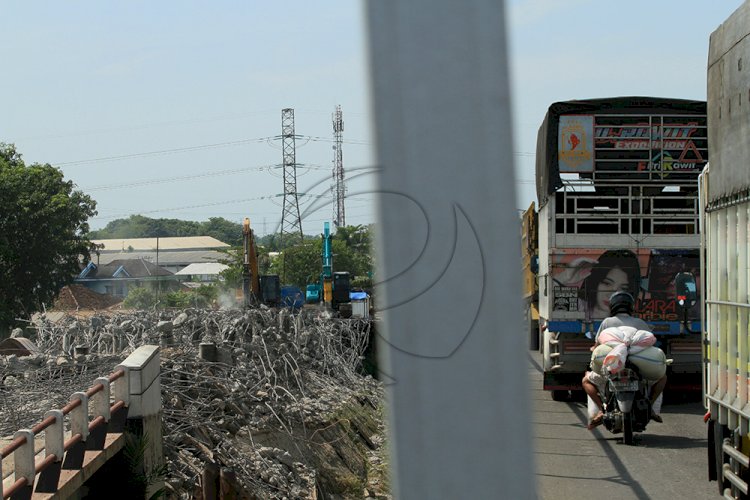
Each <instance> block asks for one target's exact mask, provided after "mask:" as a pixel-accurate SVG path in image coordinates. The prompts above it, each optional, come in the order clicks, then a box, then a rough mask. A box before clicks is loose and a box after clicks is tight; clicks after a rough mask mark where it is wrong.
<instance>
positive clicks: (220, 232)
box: [91, 215, 242, 246]
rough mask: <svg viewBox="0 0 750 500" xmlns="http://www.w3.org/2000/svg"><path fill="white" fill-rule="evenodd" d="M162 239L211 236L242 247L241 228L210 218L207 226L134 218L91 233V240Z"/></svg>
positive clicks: (174, 220) (228, 222) (190, 222)
mask: <svg viewBox="0 0 750 500" xmlns="http://www.w3.org/2000/svg"><path fill="white" fill-rule="evenodd" d="M157 236H159V237H161V238H166V237H173V236H211V237H213V238H216V239H217V240H219V241H222V242H224V243H227V244H229V245H234V246H241V245H242V224H239V223H237V222H231V221H228V220H227V219H224V218H223V217H211V218H209V219H208V220H207V221H204V222H194V221H187V220H180V219H151V218H149V217H144V216H143V215H131V216H130V217H128V218H127V219H116V220H113V221H112V222H110V223H108V224H107V225H106V226H105V227H104V228H103V229H99V230H98V231H92V232H91V238H92V239H97V240H100V239H114V238H123V239H126V238H156V237H157Z"/></svg>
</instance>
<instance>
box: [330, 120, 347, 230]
mask: <svg viewBox="0 0 750 500" xmlns="http://www.w3.org/2000/svg"><path fill="white" fill-rule="evenodd" d="M343 137H344V118H343V115H342V113H341V106H340V105H338V106H336V111H335V112H334V113H333V140H334V142H335V144H334V146H333V224H334V225H335V226H336V227H341V226H346V215H345V210H344V198H345V197H346V186H344V161H343V158H344V155H343V151H342V150H341V145H342V143H343Z"/></svg>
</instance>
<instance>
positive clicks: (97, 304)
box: [52, 284, 122, 311]
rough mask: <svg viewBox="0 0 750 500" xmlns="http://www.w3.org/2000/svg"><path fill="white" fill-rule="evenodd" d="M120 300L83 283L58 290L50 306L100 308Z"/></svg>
mask: <svg viewBox="0 0 750 500" xmlns="http://www.w3.org/2000/svg"><path fill="white" fill-rule="evenodd" d="M120 302H122V299H118V298H116V297H112V296H111V295H105V294H103V293H98V292H95V291H93V290H91V289H89V288H86V287H85V286H83V285H77V284H74V285H68V286H64V287H63V288H62V290H60V294H59V295H58V296H57V299H55V302H54V304H53V306H52V310H54V311H79V310H82V309H88V310H95V311H97V310H102V309H107V308H109V307H112V306H113V305H115V304H119V303H120Z"/></svg>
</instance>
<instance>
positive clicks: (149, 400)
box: [120, 345, 164, 497]
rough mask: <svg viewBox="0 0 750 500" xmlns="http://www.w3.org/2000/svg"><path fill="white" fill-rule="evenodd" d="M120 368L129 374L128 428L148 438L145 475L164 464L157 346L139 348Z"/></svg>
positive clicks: (159, 483)
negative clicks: (125, 369) (123, 368)
mask: <svg viewBox="0 0 750 500" xmlns="http://www.w3.org/2000/svg"><path fill="white" fill-rule="evenodd" d="M120 366H121V367H125V368H127V371H128V384H129V395H128V397H129V401H130V406H129V409H128V422H127V429H128V431H129V432H132V433H133V434H136V435H140V436H145V438H146V439H147V442H146V452H145V456H144V457H143V458H144V468H145V469H146V470H145V471H144V472H145V473H148V472H149V471H152V470H154V469H156V468H158V467H160V466H161V465H162V464H163V463H164V452H163V450H162V434H161V415H162V408H161V384H160V375H161V360H160V355H159V346H155V345H146V346H141V347H139V348H138V349H136V350H135V351H134V352H133V354H131V355H130V356H128V357H127V359H125V361H123V362H122V364H121V365H120ZM163 485H164V483H163V481H157V482H154V483H152V484H151V485H149V489H148V492H147V494H146V496H147V497H151V495H153V494H154V493H156V491H158V490H159V489H160V488H161V487H162V486H163Z"/></svg>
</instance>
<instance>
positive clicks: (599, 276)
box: [523, 96, 708, 400]
mask: <svg viewBox="0 0 750 500" xmlns="http://www.w3.org/2000/svg"><path fill="white" fill-rule="evenodd" d="M706 134H707V131H706V102H705V101H694V100H685V99H673V98H660V97H640V96H625V97H613V98H602V99H587V100H575V101H565V102H557V103H554V104H552V105H551V106H550V107H549V109H548V111H547V114H546V116H545V118H544V120H543V122H542V124H541V126H540V128H539V132H538V135H537V152H536V189H537V199H538V204H539V208H538V210H537V213H536V217H537V220H536V221H535V226H536V227H535V229H534V230H535V231H536V239H537V241H536V242H535V244H533V245H532V244H530V243H526V245H527V249H528V251H529V252H530V253H531V254H532V255H529V260H528V266H527V262H526V260H525V261H524V264H523V265H524V266H527V268H528V271H527V272H533V271H532V267H533V268H534V269H536V273H535V274H536V276H535V277H536V280H537V283H536V287H535V288H534V289H533V290H532V289H531V288H530V287H528V288H529V291H530V293H531V296H530V298H529V299H528V300H527V301H526V304H527V305H526V307H527V318H529V321H528V323H527V324H528V325H529V332H528V334H529V344H530V346H531V347H532V348H533V346H535V345H536V343H538V345H539V347H540V350H541V352H542V360H543V370H544V377H543V380H544V381H543V388H544V389H545V390H549V391H551V393H552V397H553V399H555V400H561V399H564V398H567V397H568V394H569V391H571V390H572V391H577V390H580V389H581V385H580V384H581V379H582V376H583V374H584V373H585V371H586V370H587V368H588V365H589V362H590V358H591V352H590V349H591V347H592V346H593V344H594V340H593V339H594V335H595V333H596V331H597V329H598V327H599V324H600V323H601V321H602V320H603V319H604V318H605V317H607V316H608V315H609V296H610V295H611V294H612V293H614V292H615V291H618V290H625V291H628V292H630V293H631V294H632V295H633V297H634V298H635V299H636V312H635V315H636V316H639V317H640V318H642V319H643V320H645V321H646V322H647V323H648V324H649V326H650V327H651V329H652V332H653V333H654V334H655V335H656V337H657V346H658V347H660V348H661V349H662V350H663V351H664V352H665V354H666V356H667V358H669V359H671V360H672V362H671V365H670V366H669V368H668V376H669V385H668V390H685V389H692V390H695V391H700V390H701V387H702V381H701V373H702V369H701V366H702V365H701V347H702V345H701V334H700V307H699V305H698V304H696V305H695V306H694V307H693V308H690V309H689V310H688V309H686V310H685V311H680V310H678V306H677V302H676V301H675V299H674V293H675V289H674V279H675V277H676V276H677V275H678V274H680V273H684V272H690V273H693V274H694V275H699V274H700V257H699V253H700V239H699V232H698V225H699V203H698V175H699V173H700V172H701V170H702V169H703V167H704V166H705V164H706V163H707V162H708V144H707V137H706ZM532 226H534V224H531V223H530V224H529V227H532ZM529 238H531V236H529ZM534 251H536V253H537V255H533V252H534ZM537 310H538V327H537V326H536V325H537V323H536V321H535V317H537ZM535 337H536V338H535Z"/></svg>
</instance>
